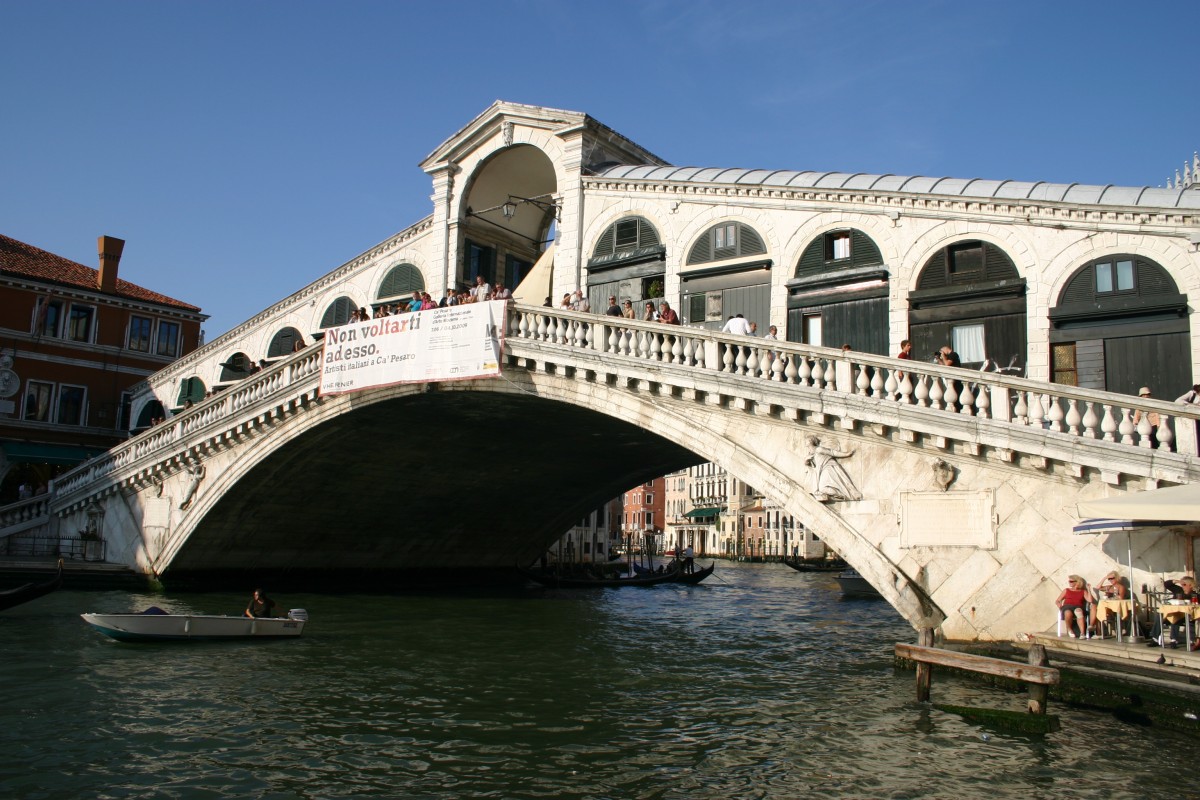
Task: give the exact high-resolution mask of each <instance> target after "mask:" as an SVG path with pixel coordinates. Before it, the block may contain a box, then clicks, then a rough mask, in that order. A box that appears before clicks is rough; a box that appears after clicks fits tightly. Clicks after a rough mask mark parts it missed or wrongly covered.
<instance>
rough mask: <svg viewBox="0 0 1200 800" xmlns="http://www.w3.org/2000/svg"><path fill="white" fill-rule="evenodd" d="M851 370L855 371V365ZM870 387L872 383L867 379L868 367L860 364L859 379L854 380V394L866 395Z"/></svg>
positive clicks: (851, 366)
mask: <svg viewBox="0 0 1200 800" xmlns="http://www.w3.org/2000/svg"><path fill="white" fill-rule="evenodd" d="M850 368H851V369H854V365H853V364H851V365H850ZM870 386H871V381H870V379H869V378H868V377H867V367H866V365H865V364H859V365H858V377H857V378H855V379H854V393H855V394H861V395H866V393H867V389H868V388H870Z"/></svg>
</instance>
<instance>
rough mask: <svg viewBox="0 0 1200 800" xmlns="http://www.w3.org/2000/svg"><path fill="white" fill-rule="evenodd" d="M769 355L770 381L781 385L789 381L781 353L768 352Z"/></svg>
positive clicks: (776, 351) (775, 351)
mask: <svg viewBox="0 0 1200 800" xmlns="http://www.w3.org/2000/svg"><path fill="white" fill-rule="evenodd" d="M770 353H771V356H772V358H771V380H773V381H778V382H779V383H783V382H785V381H790V379H789V378H788V376H787V366H788V365H787V364H786V363H785V362H784V360H783V353H780V352H779V351H778V350H773V351H770Z"/></svg>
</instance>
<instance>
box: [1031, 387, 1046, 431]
mask: <svg viewBox="0 0 1200 800" xmlns="http://www.w3.org/2000/svg"><path fill="white" fill-rule="evenodd" d="M1045 417H1046V407H1045V406H1043V405H1042V396H1041V395H1040V394H1038V393H1036V392H1030V393H1029V427H1031V428H1041V427H1042V420H1043V419H1045Z"/></svg>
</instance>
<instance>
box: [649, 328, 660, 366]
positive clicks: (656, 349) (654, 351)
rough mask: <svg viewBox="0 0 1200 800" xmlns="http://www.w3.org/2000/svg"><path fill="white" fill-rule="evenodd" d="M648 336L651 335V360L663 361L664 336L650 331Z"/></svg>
mask: <svg viewBox="0 0 1200 800" xmlns="http://www.w3.org/2000/svg"><path fill="white" fill-rule="evenodd" d="M647 336H649V337H650V360H651V361H662V351H663V348H662V337H660V336H659V335H658V334H657V333H649V334H647Z"/></svg>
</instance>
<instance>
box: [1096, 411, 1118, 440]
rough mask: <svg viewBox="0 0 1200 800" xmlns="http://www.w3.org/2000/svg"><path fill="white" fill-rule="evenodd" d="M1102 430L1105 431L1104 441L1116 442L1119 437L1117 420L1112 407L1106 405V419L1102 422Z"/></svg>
mask: <svg viewBox="0 0 1200 800" xmlns="http://www.w3.org/2000/svg"><path fill="white" fill-rule="evenodd" d="M1100 430H1102V431H1104V437H1103V438H1104V441H1106V442H1115V441H1116V440H1117V437H1116V436H1115V435H1114V434H1116V432H1117V418H1116V417H1115V416H1114V415H1113V407H1112V405H1110V404H1108V403H1105V404H1104V419H1102V420H1101V421H1100Z"/></svg>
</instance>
